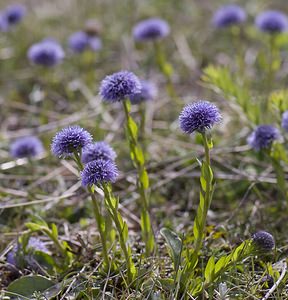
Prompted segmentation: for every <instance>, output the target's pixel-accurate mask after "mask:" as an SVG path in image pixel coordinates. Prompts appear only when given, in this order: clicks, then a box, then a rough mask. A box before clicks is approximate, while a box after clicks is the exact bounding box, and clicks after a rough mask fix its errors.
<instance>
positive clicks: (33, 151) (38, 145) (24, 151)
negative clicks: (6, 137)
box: [10, 136, 44, 158]
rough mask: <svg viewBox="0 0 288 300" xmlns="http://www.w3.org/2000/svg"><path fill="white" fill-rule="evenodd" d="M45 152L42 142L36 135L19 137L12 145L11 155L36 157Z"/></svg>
mask: <svg viewBox="0 0 288 300" xmlns="http://www.w3.org/2000/svg"><path fill="white" fill-rule="evenodd" d="M43 152H44V148H43V145H42V142H41V141H40V140H39V139H38V138H37V137H36V136H27V137H22V138H18V139H17V140H15V141H14V142H13V143H12V144H11V145H10V155H11V156H12V157H14V158H23V157H35V156H37V155H40V154H42V153H43Z"/></svg>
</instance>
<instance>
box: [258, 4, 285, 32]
mask: <svg viewBox="0 0 288 300" xmlns="http://www.w3.org/2000/svg"><path fill="white" fill-rule="evenodd" d="M255 25H256V27H258V29H259V30H261V31H264V32H268V33H279V32H283V31H286V30H287V28H288V19H287V16H286V15H285V14H283V13H282V12H281V11H277V10H267V11H264V12H262V13H260V14H259V15H258V16H257V17H256V20H255Z"/></svg>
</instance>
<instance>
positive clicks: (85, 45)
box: [68, 31, 102, 53]
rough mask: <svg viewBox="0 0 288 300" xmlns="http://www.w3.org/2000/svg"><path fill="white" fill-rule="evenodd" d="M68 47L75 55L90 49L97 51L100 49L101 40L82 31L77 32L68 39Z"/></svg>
mask: <svg viewBox="0 0 288 300" xmlns="http://www.w3.org/2000/svg"><path fill="white" fill-rule="evenodd" d="M68 44H69V47H70V48H71V49H72V50H73V51H74V52H77V53H81V52H83V51H84V50H87V49H90V50H92V51H98V50H100V49H101V47H102V42H101V39H100V38H98V37H93V36H89V35H88V34H87V33H86V32H84V31H77V32H75V33H73V34H72V35H71V36H70V37H69V39H68Z"/></svg>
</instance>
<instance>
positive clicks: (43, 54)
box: [28, 39, 65, 67]
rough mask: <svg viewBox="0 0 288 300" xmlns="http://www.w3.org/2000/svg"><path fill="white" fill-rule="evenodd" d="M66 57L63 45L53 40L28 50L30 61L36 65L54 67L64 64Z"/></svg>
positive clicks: (42, 42) (35, 45)
mask: <svg viewBox="0 0 288 300" xmlns="http://www.w3.org/2000/svg"><path fill="white" fill-rule="evenodd" d="M64 57H65V53H64V50H63V49H62V47H61V45H60V44H59V43H58V42H56V41H55V40H52V39H45V40H43V41H41V42H39V43H36V44H34V45H32V46H31V47H30V48H29V50H28V59H29V60H30V62H32V63H34V64H36V65H42V66H45V67H52V66H55V65H57V64H59V63H61V62H62V60H63V59H64Z"/></svg>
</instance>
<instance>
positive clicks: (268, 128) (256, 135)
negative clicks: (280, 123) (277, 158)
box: [247, 125, 280, 151]
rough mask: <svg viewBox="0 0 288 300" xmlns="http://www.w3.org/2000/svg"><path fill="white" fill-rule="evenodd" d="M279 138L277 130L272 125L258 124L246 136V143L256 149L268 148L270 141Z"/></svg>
mask: <svg viewBox="0 0 288 300" xmlns="http://www.w3.org/2000/svg"><path fill="white" fill-rule="evenodd" d="M279 138H280V133H279V130H278V129H277V128H275V127H273V126H272V125H260V126H258V127H257V128H256V129H255V130H254V131H253V132H252V133H251V135H250V136H249V137H248V139H247V142H248V144H249V145H250V146H251V147H252V148H254V149H255V150H256V151H259V150H261V149H265V148H269V147H270V146H271V145H272V143H273V142H274V141H275V140H277V139H279Z"/></svg>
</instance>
